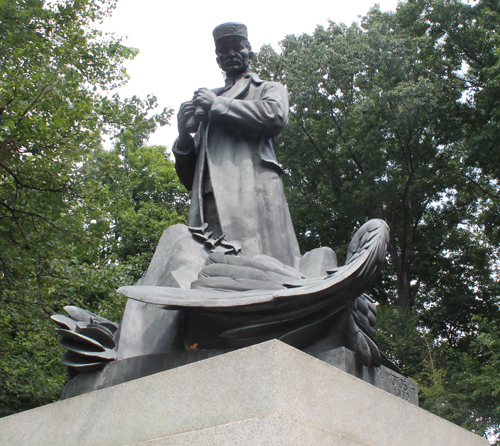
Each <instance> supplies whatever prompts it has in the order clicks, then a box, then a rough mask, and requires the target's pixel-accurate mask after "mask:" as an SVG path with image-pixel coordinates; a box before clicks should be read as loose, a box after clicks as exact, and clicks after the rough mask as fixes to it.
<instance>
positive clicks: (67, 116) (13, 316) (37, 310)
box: [0, 0, 183, 416]
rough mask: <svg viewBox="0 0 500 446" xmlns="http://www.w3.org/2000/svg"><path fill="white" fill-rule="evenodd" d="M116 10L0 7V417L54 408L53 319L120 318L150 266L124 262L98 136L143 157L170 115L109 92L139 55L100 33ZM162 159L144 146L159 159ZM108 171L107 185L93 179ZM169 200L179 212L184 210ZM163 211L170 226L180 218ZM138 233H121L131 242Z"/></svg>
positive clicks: (23, 4)
mask: <svg viewBox="0 0 500 446" xmlns="http://www.w3.org/2000/svg"><path fill="white" fill-rule="evenodd" d="M114 5H115V2H114V1H111V0H110V1H99V0H65V1H55V2H54V1H51V2H47V1H44V0H0V54H1V55H2V57H1V58H0V132H1V133H0V252H1V253H2V254H1V256H0V303H1V304H0V330H1V333H0V340H1V343H0V416H3V415H6V414H10V413H13V412H16V411H20V410H24V409H28V408H31V407H36V406H38V405H41V404H45V403H47V402H51V401H53V400H54V398H56V396H57V393H58V391H59V390H60V388H61V386H62V383H63V381H64V368H63V367H62V365H60V362H59V355H60V353H61V350H60V349H59V348H58V347H57V337H56V336H55V334H54V332H53V328H54V327H53V325H52V323H51V321H50V319H49V316H50V315H51V314H55V313H59V312H61V307H62V306H63V305H67V304H76V305H79V306H82V307H85V308H88V309H91V310H94V311H98V312H101V313H102V314H103V315H105V316H106V315H107V316H109V317H112V318H113V319H116V318H118V317H119V313H120V306H121V305H122V303H121V302H120V299H119V298H118V297H117V296H116V294H115V291H114V290H115V289H116V287H117V286H118V285H121V284H130V283H133V280H134V275H136V274H139V270H140V269H141V268H144V266H143V265H144V262H145V260H143V261H142V264H141V266H140V267H137V266H135V265H133V266H129V264H127V262H126V261H125V260H127V259H128V255H126V253H122V252H121V251H120V249H122V250H123V249H124V248H123V246H124V244H123V243H121V244H120V243H115V245H112V247H111V248H110V244H109V243H108V239H109V238H110V237H111V235H110V234H112V231H110V228H111V227H112V225H115V222H116V221H117V220H125V221H126V219H127V218H129V220H133V218H132V217H131V216H130V215H129V214H130V210H129V209H127V208H126V207H125V206H124V205H121V207H120V206H118V205H117V206H116V209H113V210H112V209H111V206H112V204H113V203H116V201H117V200H118V199H121V200H122V201H124V200H125V196H124V195H120V196H119V197H118V198H116V197H114V196H111V195H110V194H111V193H113V192H115V193H117V192H118V191H120V192H122V191H121V190H119V187H118V186H116V185H113V186H111V183H112V182H113V181H114V180H113V172H112V169H113V168H115V167H116V160H115V159H112V157H110V158H109V159H108V160H107V161H105V158H106V152H105V151H103V149H102V147H101V144H102V138H103V136H104V135H108V137H111V138H114V140H115V141H116V144H117V147H118V146H120V147H122V146H126V147H128V148H129V150H130V153H135V155H131V157H132V158H133V156H136V157H138V158H140V157H141V154H140V150H139V148H140V147H141V146H142V145H143V144H144V143H145V141H146V140H147V137H148V135H149V134H150V133H151V132H152V131H153V130H154V129H155V128H156V126H158V125H163V124H165V123H166V122H167V121H168V118H169V117H170V114H171V111H170V110H164V111H163V112H161V113H157V114H152V113H151V111H152V110H153V109H154V108H155V107H156V100H155V98H154V97H148V98H147V99H146V100H145V101H143V100H140V99H138V98H136V97H134V98H132V99H126V100H122V99H120V97H119V96H118V95H116V94H115V95H113V96H112V95H111V91H112V89H113V88H115V87H117V86H119V85H121V84H122V83H123V82H125V81H126V80H127V75H126V73H125V71H124V69H123V67H122V61H123V60H124V59H130V58H132V57H133V56H134V55H135V54H136V53H137V50H134V49H131V48H127V47H125V46H123V45H122V44H121V41H120V39H117V38H115V37H114V36H112V35H103V34H102V33H101V32H100V31H98V30H96V29H94V27H93V24H95V23H96V22H98V21H100V20H102V19H103V18H104V17H105V16H106V15H108V14H110V13H111V11H112V9H113V8H114ZM159 152H160V149H158V148H157V149H144V151H143V153H144V156H146V157H150V158H152V159H155V160H156V161H158V162H159V161H160V159H159V155H158V153H159ZM119 156H120V155H119V154H116V157H117V158H118V157H119ZM96 158H100V159H103V161H102V162H101V163H100V164H99V166H98V167H99V169H100V172H97V171H94V173H93V174H92V175H91V174H90V173H89V170H91V166H94V167H93V168H94V169H95V165H96ZM130 163H131V164H133V163H135V164H137V165H138V164H140V163H139V162H138V161H133V162H132V161H131V162H130ZM130 163H129V164H130ZM135 167H136V166H133V168H135ZM131 168H132V167H131ZM137 168H139V166H137ZM152 169H153V171H154V173H156V174H158V176H159V179H160V180H161V181H165V184H163V185H162V186H161V190H163V191H166V192H165V193H171V194H174V193H175V191H176V190H177V189H176V188H177V186H172V187H171V186H170V185H169V183H168V182H169V181H170V180H171V175H170V174H167V173H166V170H168V169H170V170H172V167H171V165H168V164H167V165H166V167H161V168H160V167H159V166H158V165H156V166H154V167H153V168H152ZM162 169H165V171H162ZM122 170H123V169H122ZM118 173H119V174H120V175H121V177H122V178H121V179H120V180H126V179H127V178H126V175H124V174H123V172H122V171H120V172H118ZM106 175H107V176H108V178H109V181H108V183H109V184H108V185H107V186H104V187H102V184H103V183H102V182H101V183H100V182H98V181H96V180H95V178H99V176H102V177H105V176H106ZM143 183H144V184H142V185H139V184H137V182H136V184H134V187H135V188H136V190H137V193H143V194H144V195H147V194H149V193H151V194H153V193H156V192H154V190H155V189H149V190H148V189H147V188H148V187H150V186H151V184H146V181H145V180H144V181H143ZM99 187H101V189H99ZM169 188H170V189H169ZM179 200H180V202H182V200H183V199H182V197H181V198H179ZM170 202H175V206H176V209H179V212H182V204H179V203H177V202H176V201H175V200H174V199H172V200H171V201H170ZM137 203H138V204H137V206H136V208H135V211H136V212H142V213H143V214H144V218H145V219H146V218H149V217H150V215H149V214H148V212H146V211H144V209H145V208H147V207H148V206H149V204H148V201H147V200H146V199H145V198H139V199H138V200H137ZM141 209H142V210H141ZM112 211H113V212H112ZM155 212H156V211H155ZM155 212H151V214H155ZM157 213H159V211H158V212H157ZM162 213H163V214H162V215H163V220H164V221H165V220H166V219H167V217H168V218H171V219H172V221H178V220H179V219H180V218H181V217H180V216H178V215H177V214H176V212H175V211H174V210H171V211H166V210H164V211H162ZM122 216H123V217H122ZM151 217H153V215H151ZM156 217H157V216H156V215H154V218H156ZM110 225H111V226H110ZM115 226H116V225H115ZM130 226H131V224H129V225H128V226H127V225H122V226H121V227H122V229H121V231H122V232H123V235H124V236H125V235H128V234H127V231H129V232H131V231H132V230H131V229H130ZM152 226H154V225H153V224H152V223H149V222H148V221H146V222H144V227H152ZM118 235H119V234H118ZM113 236H116V234H113ZM141 237H143V238H147V237H148V235H141ZM115 246H116V248H115ZM142 247H144V246H142ZM120 256H121V257H120Z"/></svg>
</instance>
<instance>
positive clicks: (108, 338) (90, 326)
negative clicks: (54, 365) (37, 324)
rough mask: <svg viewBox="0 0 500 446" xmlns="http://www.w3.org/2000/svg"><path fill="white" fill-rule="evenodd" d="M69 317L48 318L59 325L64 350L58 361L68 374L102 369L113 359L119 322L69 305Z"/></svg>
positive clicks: (67, 307)
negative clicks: (66, 369) (65, 367)
mask: <svg viewBox="0 0 500 446" xmlns="http://www.w3.org/2000/svg"><path fill="white" fill-rule="evenodd" d="M64 311H66V313H68V316H66V315H62V314H56V315H54V316H51V319H52V320H53V321H54V322H55V323H56V324H57V325H59V327H60V328H56V332H57V333H59V336H60V338H59V342H60V344H61V345H62V346H63V347H64V348H65V349H66V350H67V351H66V352H65V353H64V355H63V357H62V359H61V361H62V363H63V364H64V365H65V366H67V367H68V373H69V375H70V377H71V376H74V375H75V374H77V373H79V372H88V371H91V370H97V369H100V368H103V367H104V366H105V365H106V364H107V363H108V362H110V361H115V360H116V357H117V356H116V342H115V338H114V336H115V334H116V332H117V330H118V324H117V323H115V322H111V321H109V320H108V319H105V318H103V317H100V316H97V315H96V314H94V313H90V312H89V311H86V310H83V309H81V308H78V307H74V306H71V305H68V306H66V307H64Z"/></svg>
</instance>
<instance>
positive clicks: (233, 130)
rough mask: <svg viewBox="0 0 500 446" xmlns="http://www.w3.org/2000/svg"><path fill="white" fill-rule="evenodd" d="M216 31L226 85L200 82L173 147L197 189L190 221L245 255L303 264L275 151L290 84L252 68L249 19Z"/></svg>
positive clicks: (184, 175) (188, 183) (186, 180)
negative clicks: (269, 78)
mask: <svg viewBox="0 0 500 446" xmlns="http://www.w3.org/2000/svg"><path fill="white" fill-rule="evenodd" d="M213 36H214V40H215V53H216V54H217V58H216V60H217V63H218V64H219V67H220V68H221V69H222V70H223V71H224V72H225V73H226V80H225V86H224V87H221V88H216V89H214V90H210V89H208V88H200V89H198V90H196V91H195V92H194V97H193V99H192V100H191V101H188V102H184V103H183V104H182V105H181V107H180V109H179V113H178V129H179V137H178V139H177V140H176V142H175V144H174V147H173V149H172V151H173V153H174V155H175V158H176V168H177V172H178V175H179V178H180V179H181V181H182V183H183V184H184V186H185V187H186V188H187V189H188V190H190V191H191V208H190V212H189V218H188V226H189V227H190V228H200V227H203V232H204V234H206V235H207V236H208V237H207V238H208V239H209V240H212V241H213V242H215V244H216V245H220V246H221V247H225V248H222V249H226V248H227V250H228V251H231V250H232V251H233V252H234V253H239V254H240V255H241V256H243V257H252V256H254V255H256V254H265V255H269V256H271V257H274V258H276V259H278V260H280V261H281V262H283V263H284V264H285V265H288V266H292V267H294V266H297V267H298V262H299V261H300V251H299V246H298V243H297V239H296V237H295V233H294V230H293V225H292V221H291V218H290V213H289V211H288V205H287V203H286V200H285V195H284V192H283V185H282V182H281V174H282V173H283V171H282V169H281V167H280V166H279V164H278V162H277V161H276V156H275V153H274V151H275V148H276V146H277V144H278V142H279V140H280V138H281V134H282V132H283V130H284V128H285V126H286V125H287V123H288V108H289V106H288V92H287V91H286V88H285V87H284V86H283V85H281V84H279V83H278V82H266V81H263V80H261V79H260V78H259V76H258V75H257V74H255V73H251V72H250V71H249V66H250V63H251V61H252V57H253V53H252V49H251V46H250V43H249V41H248V34H247V28H246V26H245V25H243V24H241V23H224V24H222V25H219V26H217V27H216V28H215V29H214V31H213ZM193 120H195V122H196V124H195V125H198V128H197V132H196V133H195V134H194V136H192V135H191V132H192V131H193V127H192V126H191V125H192V123H193ZM198 123H199V124H198ZM195 231H196V229H195ZM198 232H200V231H199V230H198ZM221 238H222V239H221ZM219 239H220V242H222V243H217V240H219Z"/></svg>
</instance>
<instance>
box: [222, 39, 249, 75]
mask: <svg viewBox="0 0 500 446" xmlns="http://www.w3.org/2000/svg"><path fill="white" fill-rule="evenodd" d="M247 44H248V42H247V41H246V40H245V39H243V38H241V37H236V36H235V37H233V36H231V37H224V38H222V39H220V40H219V41H218V42H217V48H216V49H215V52H216V54H217V63H218V64H219V67H220V68H221V69H222V70H223V71H225V72H226V74H228V75H235V74H240V73H245V72H247V71H248V67H249V65H250V62H251V61H252V57H253V53H252V51H251V50H250V49H249V48H248V46H247Z"/></svg>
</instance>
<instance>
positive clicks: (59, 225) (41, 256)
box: [0, 0, 500, 444]
mask: <svg viewBox="0 0 500 446" xmlns="http://www.w3.org/2000/svg"><path fill="white" fill-rule="evenodd" d="M51 5H52V6H50V5H49V4H47V3H46V2H45V1H44V0H0V55H1V57H0V252H1V255H0V416H5V415H9V414H12V413H15V412H19V411H22V410H26V409H29V408H33V407H37V406H39V405H42V404H47V403H50V402H52V401H54V400H56V399H57V397H58V392H59V390H60V389H61V387H62V385H63V383H64V381H65V370H64V367H63V366H62V365H61V364H60V362H59V357H60V355H61V353H62V349H61V348H60V347H59V346H58V343H57V336H56V335H55V333H54V332H53V329H54V326H53V324H52V322H51V321H50V319H49V316H50V315H51V314H55V313H60V312H61V311H62V307H63V306H64V305H68V304H73V305H77V306H80V307H83V308H86V309H88V310H90V311H93V312H96V313H98V314H100V315H102V316H105V317H108V318H111V319H113V320H119V318H120V315H121V312H122V309H123V305H124V300H123V298H121V297H119V296H118V295H117V294H116V293H115V289H116V288H117V287H118V286H121V285H127V284H133V283H134V282H135V281H136V280H137V279H138V278H139V277H141V275H142V274H143V273H144V271H145V270H146V268H147V265H148V262H149V260H150V258H151V256H152V254H153V252H154V249H155V247H156V243H157V241H158V239H159V237H160V235H161V233H162V231H163V230H164V229H165V228H167V227H168V226H170V225H172V224H175V223H182V222H184V221H185V218H186V211H187V207H188V204H189V197H188V195H187V193H186V191H185V190H184V189H183V188H182V186H181V185H180V183H179V182H178V180H177V177H176V174H175V169H174V166H173V163H172V162H171V160H170V159H169V157H168V154H167V150H166V148H165V147H159V146H154V147H148V146H147V145H146V143H147V140H148V136H149V135H150V134H151V132H153V131H154V130H155V128H157V126H161V125H165V124H166V123H168V121H169V119H170V118H171V115H172V113H173V111H172V110H163V111H157V110H156V99H155V98H154V97H152V96H151V97H147V98H146V99H140V98H137V97H133V98H128V99H124V98H120V97H119V96H118V95H117V94H115V93H113V90H114V89H115V88H116V87H117V86H119V85H121V84H122V83H123V82H126V80H127V74H126V72H125V71H124V69H123V67H122V62H123V61H124V60H125V59H131V58H133V57H134V55H135V54H136V50H133V49H130V48H127V47H126V46H124V45H123V44H122V42H121V41H120V40H119V39H117V38H116V37H113V36H110V35H105V34H103V33H101V32H100V31H98V30H96V24H97V23H99V21H101V20H102V19H103V18H104V17H106V16H107V15H109V14H111V12H112V10H113V8H114V2H113V1H111V0H67V1H64V2H54V3H52V4H51ZM325 15H326V13H325ZM499 29H500V4H499V3H498V1H497V0H478V1H475V2H470V3H467V2H461V1H458V0H407V1H405V2H402V3H400V5H399V7H398V9H397V10H396V12H389V13H382V12H381V11H380V10H378V9H377V8H376V7H374V8H373V9H372V10H370V12H369V13H368V14H367V15H366V16H365V17H363V19H362V21H361V23H360V24H353V25H351V26H346V25H343V24H336V23H333V22H332V23H330V25H329V26H328V27H327V28H325V27H318V28H317V29H316V31H315V32H314V33H313V34H312V35H307V34H303V35H300V36H286V37H284V39H283V41H282V42H281V51H280V53H277V52H276V51H275V50H273V49H272V48H271V47H263V48H262V49H261V50H260V51H259V52H258V53H257V54H256V57H255V59H254V62H253V69H254V70H255V71H256V72H258V73H259V74H260V75H261V77H263V78H264V79H267V80H276V81H279V82H281V83H283V84H285V85H286V86H287V88H288V90H289V92H290V99H291V102H290V104H291V111H292V113H291V117H290V123H289V126H288V128H287V130H286V132H285V134H284V136H283V139H282V143H281V145H280V147H279V150H278V153H277V155H278V159H279V160H280V162H281V163H282V164H283V166H284V168H285V170H286V172H287V174H288V175H287V176H286V177H285V178H284V181H285V186H286V190H287V197H288V201H289V206H290V210H291V213H292V219H293V221H294V225H295V229H296V232H297V236H298V238H299V242H300V244H301V248H302V251H303V252H305V251H308V250H310V249H312V248H315V247H318V246H330V247H332V248H333V249H335V250H336V252H337V254H338V256H339V258H340V259H341V258H342V257H343V256H344V255H345V250H346V247H347V244H348V242H349V240H350V238H351V237H352V235H353V233H354V232H355V230H356V229H357V228H358V227H359V226H361V225H362V224H363V223H364V222H365V221H366V220H368V219H370V218H382V219H384V220H385V221H386V222H387V223H388V224H389V226H390V230H391V238H390V244H389V249H388V256H387V265H386V268H385V270H384V272H383V275H382V276H381V277H380V278H379V279H378V280H377V283H376V284H375V286H374V287H373V289H371V290H370V293H371V295H372V296H373V298H374V299H375V300H376V301H377V302H378V304H379V305H378V322H377V324H378V331H377V341H378V342H379V344H380V345H381V347H382V348H383V349H384V350H385V351H386V352H387V353H388V355H389V356H390V357H391V358H392V359H393V360H394V361H395V362H396V363H397V364H398V365H399V366H400V367H401V369H402V372H403V374H405V375H406V376H408V377H410V378H412V379H414V380H416V381H417V382H418V384H419V395H420V400H421V407H423V408H424V409H427V410H429V411H431V412H433V413H435V414H437V415H439V416H441V417H444V418H446V419H449V420H450V421H452V422H454V423H456V424H459V425H461V426H463V427H465V428H467V429H470V430H473V431H474V432H476V433H478V434H479V435H488V437H489V439H490V442H491V443H492V444H500V372H499V370H500V300H499V299H500V286H499V260H500V259H499V248H500V229H499V228H500V208H499V201H500V184H499V181H500V35H499V33H498V30H499ZM103 140H108V141H111V144H109V143H107V144H106V147H108V146H112V148H111V149H109V148H108V149H107V150H106V149H105V148H104V146H105V144H104V143H103Z"/></svg>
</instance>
